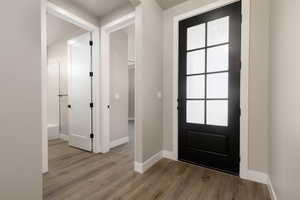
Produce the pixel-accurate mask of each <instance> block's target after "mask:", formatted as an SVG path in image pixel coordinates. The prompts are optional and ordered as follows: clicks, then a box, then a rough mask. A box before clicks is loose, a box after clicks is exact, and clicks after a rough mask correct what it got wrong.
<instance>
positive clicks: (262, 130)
mask: <svg viewBox="0 0 300 200" xmlns="http://www.w3.org/2000/svg"><path fill="white" fill-rule="evenodd" d="M212 2H215V0H189V1H187V2H185V3H183V4H180V5H178V6H176V7H174V8H171V9H168V10H166V11H164V69H163V76H164V77H163V85H164V106H163V112H164V136H163V138H164V139H163V141H164V144H163V147H164V149H165V150H169V151H172V148H173V146H172V145H173V144H172V141H173V139H172V132H173V129H172V127H173V123H172V115H173V111H172V95H173V92H172V91H173V84H172V80H173V78H172V75H173V17H174V16H176V15H180V14H183V13H185V12H188V11H191V10H194V9H196V8H199V7H201V6H203V5H206V4H209V3H212ZM268 16H269V15H268V0H263V1H262V0H251V33H250V34H251V35H250V38H251V41H250V43H251V44H250V60H251V63H250V72H249V73H250V74H249V76H250V78H249V81H250V83H249V167H250V169H253V170H258V171H262V172H267V169H268V162H267V160H268V159H267V158H268V157H267V152H268V25H269V24H268Z"/></svg>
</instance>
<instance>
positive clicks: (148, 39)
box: [135, 0, 163, 162]
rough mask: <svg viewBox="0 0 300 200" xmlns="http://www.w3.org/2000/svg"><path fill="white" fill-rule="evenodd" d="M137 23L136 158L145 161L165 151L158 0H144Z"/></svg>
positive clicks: (137, 16) (161, 21)
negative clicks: (163, 146) (163, 144)
mask: <svg viewBox="0 0 300 200" xmlns="http://www.w3.org/2000/svg"><path fill="white" fill-rule="evenodd" d="M135 24H136V27H135V36H136V73H135V75H136V99H135V104H136V105H135V108H136V109H135V118H136V135H135V137H136V145H135V148H136V149H137V150H139V151H137V150H136V151H135V152H136V154H135V161H136V162H144V161H146V160H147V159H149V158H150V157H151V156H153V155H155V154H156V153H158V152H160V151H161V150H162V134H163V130H162V128H163V127H162V99H161V98H158V96H159V94H161V93H162V67H163V51H162V50H163V37H162V35H163V13H162V9H161V8H160V7H159V6H158V4H157V3H156V1H149V0H143V1H141V4H139V5H138V6H137V8H136V22H135Z"/></svg>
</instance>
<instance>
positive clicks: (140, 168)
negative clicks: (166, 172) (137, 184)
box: [134, 152, 163, 174]
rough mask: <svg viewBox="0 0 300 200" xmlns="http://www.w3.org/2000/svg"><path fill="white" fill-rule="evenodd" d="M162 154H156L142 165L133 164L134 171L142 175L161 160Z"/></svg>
mask: <svg viewBox="0 0 300 200" xmlns="http://www.w3.org/2000/svg"><path fill="white" fill-rule="evenodd" d="M162 154H163V153H162V152H158V153H157V154H155V155H154V156H152V157H151V158H149V159H148V160H146V161H145V162H143V163H139V162H134V171H136V172H138V173H140V174H143V173H145V172H146V171H147V170H148V169H150V168H151V167H152V166H153V165H154V164H155V163H157V162H158V161H160V160H161V159H162Z"/></svg>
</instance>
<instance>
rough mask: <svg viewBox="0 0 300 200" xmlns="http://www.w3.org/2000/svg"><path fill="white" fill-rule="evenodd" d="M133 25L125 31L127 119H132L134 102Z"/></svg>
mask: <svg viewBox="0 0 300 200" xmlns="http://www.w3.org/2000/svg"><path fill="white" fill-rule="evenodd" d="M134 30H135V29H134V25H131V26H129V27H128V28H126V29H125V32H126V34H127V36H128V61H129V62H128V64H129V66H128V69H129V70H128V82H129V83H128V84H129V85H128V87H129V94H128V95H129V100H128V101H129V102H128V118H129V119H134V106H135V103H134V100H135V34H134Z"/></svg>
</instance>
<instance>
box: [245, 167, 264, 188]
mask: <svg viewBox="0 0 300 200" xmlns="http://www.w3.org/2000/svg"><path fill="white" fill-rule="evenodd" d="M247 179H248V180H250V181H254V182H258V183H262V184H266V185H267V184H268V175H267V174H265V173H263V172H259V171H255V170H248V178H247Z"/></svg>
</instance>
